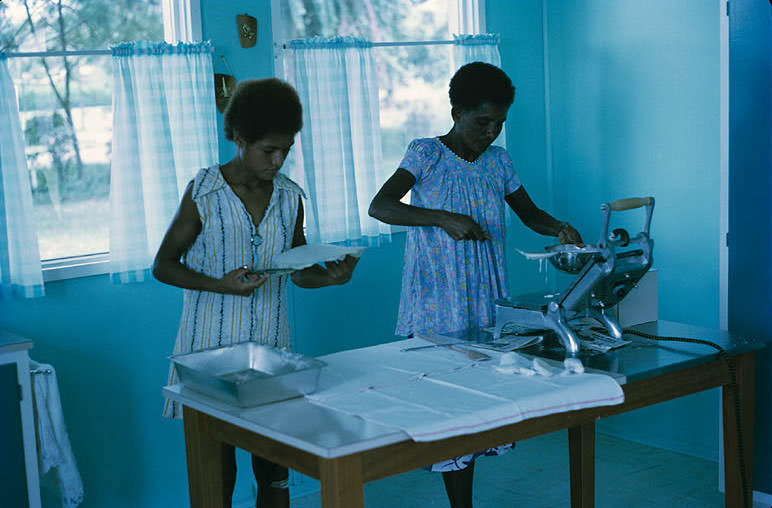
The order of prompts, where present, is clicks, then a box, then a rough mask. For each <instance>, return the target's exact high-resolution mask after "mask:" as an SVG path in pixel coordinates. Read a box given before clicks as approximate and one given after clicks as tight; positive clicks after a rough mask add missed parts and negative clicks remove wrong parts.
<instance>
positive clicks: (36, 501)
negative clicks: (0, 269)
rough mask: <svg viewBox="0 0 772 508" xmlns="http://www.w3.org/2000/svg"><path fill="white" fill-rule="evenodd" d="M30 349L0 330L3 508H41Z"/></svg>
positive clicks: (0, 488) (28, 343)
mask: <svg viewBox="0 0 772 508" xmlns="http://www.w3.org/2000/svg"><path fill="white" fill-rule="evenodd" d="M31 347H32V341H31V340H28V339H24V338H22V337H18V336H16V335H13V334H10V333H7V332H4V331H2V330H0V429H2V432H0V492H2V497H3V500H2V502H3V505H4V506H19V507H29V508H40V484H39V479H38V461H37V449H36V443H35V421H34V417H33V414H32V386H31V382H30V374H29V355H28V354H27V350H28V349H30V348H31ZM6 503H7V504H6Z"/></svg>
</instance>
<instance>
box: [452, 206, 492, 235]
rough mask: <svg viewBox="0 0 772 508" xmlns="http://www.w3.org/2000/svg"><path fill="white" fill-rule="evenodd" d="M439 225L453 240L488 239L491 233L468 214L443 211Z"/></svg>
mask: <svg viewBox="0 0 772 508" xmlns="http://www.w3.org/2000/svg"><path fill="white" fill-rule="evenodd" d="M440 227H441V228H442V229H444V230H445V232H446V233H447V234H449V235H450V236H451V238H453V239H454V240H490V238H491V235H489V234H488V232H487V231H485V230H484V229H483V228H481V227H480V225H479V224H477V223H476V222H475V221H474V219H472V218H471V217H470V216H468V215H463V214H460V213H453V212H444V213H443V216H442V221H441V222H440Z"/></svg>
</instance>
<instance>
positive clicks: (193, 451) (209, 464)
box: [182, 406, 231, 508]
mask: <svg viewBox="0 0 772 508" xmlns="http://www.w3.org/2000/svg"><path fill="white" fill-rule="evenodd" d="M182 415H183V421H184V424H185V453H186V456H187V461H188V492H189V493H190V506H191V508H224V507H230V506H231V500H230V499H225V498H226V494H225V493H224V492H223V476H224V475H223V468H224V463H225V462H224V458H225V451H226V449H227V446H226V445H224V444H223V443H222V442H220V441H218V440H216V439H215V438H214V437H213V436H212V432H211V421H210V417H208V416H207V415H205V414H202V413H199V412H198V411H196V410H194V409H190V408H188V407H187V406H183V408H182Z"/></svg>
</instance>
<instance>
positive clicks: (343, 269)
mask: <svg viewBox="0 0 772 508" xmlns="http://www.w3.org/2000/svg"><path fill="white" fill-rule="evenodd" d="M358 262H359V258H358V257H354V256H346V257H345V258H343V259H341V260H340V261H328V262H326V263H325V264H324V266H325V268H327V276H328V277H329V278H330V282H331V283H332V284H345V283H346V282H348V281H349V280H351V275H352V274H353V273H354V268H355V267H356V265H357V263H358Z"/></svg>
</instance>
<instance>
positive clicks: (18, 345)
mask: <svg viewBox="0 0 772 508" xmlns="http://www.w3.org/2000/svg"><path fill="white" fill-rule="evenodd" d="M32 345H33V343H32V341H31V340H30V339H26V338H24V337H20V336H18V335H14V334H12V333H10V332H6V331H5V330H0V354H5V353H12V352H14V351H22V350H24V349H30V348H31V347H32Z"/></svg>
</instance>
